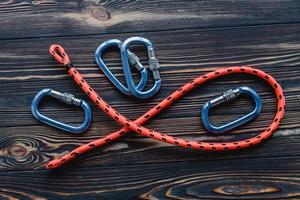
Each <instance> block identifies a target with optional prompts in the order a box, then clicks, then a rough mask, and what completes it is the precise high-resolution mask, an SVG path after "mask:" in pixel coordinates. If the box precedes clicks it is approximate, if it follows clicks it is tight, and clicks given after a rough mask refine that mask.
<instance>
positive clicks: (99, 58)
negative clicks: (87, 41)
mask: <svg viewBox="0 0 300 200" xmlns="http://www.w3.org/2000/svg"><path fill="white" fill-rule="evenodd" d="M121 45H122V41H120V40H117V39H111V40H108V41H106V42H103V43H102V44H100V45H99V46H98V47H97V49H96V51H95V59H96V62H97V65H98V66H99V68H100V69H101V70H102V72H103V73H104V74H105V75H106V76H107V78H108V79H109V80H110V81H111V82H112V83H113V84H114V85H115V86H116V88H118V89H119V90H120V91H121V92H122V93H123V94H127V95H131V92H130V91H129V89H128V88H127V87H126V86H124V85H123V84H122V83H121V82H120V81H119V80H118V79H117V78H116V76H115V75H114V74H113V73H112V72H111V70H110V69H109V68H108V67H107V66H106V64H105V63H104V61H103V53H104V51H105V50H106V49H107V48H109V47H118V48H119V49H120V48H121ZM128 55H129V62H130V64H132V65H133V66H135V67H136V69H137V70H138V71H139V72H140V74H141V80H140V82H139V84H138V85H137V86H136V90H143V89H144V88H145V86H146V84H147V81H148V75H147V69H146V68H144V67H143V65H142V64H141V63H140V62H139V58H138V57H137V56H136V55H135V54H134V53H132V52H130V51H128Z"/></svg>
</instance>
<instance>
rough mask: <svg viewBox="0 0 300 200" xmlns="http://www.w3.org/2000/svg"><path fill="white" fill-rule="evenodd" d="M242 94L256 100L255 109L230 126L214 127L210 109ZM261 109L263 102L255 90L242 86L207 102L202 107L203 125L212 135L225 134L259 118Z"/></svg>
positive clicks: (229, 124)
mask: <svg viewBox="0 0 300 200" xmlns="http://www.w3.org/2000/svg"><path fill="white" fill-rule="evenodd" d="M242 93H246V94H248V95H249V96H250V97H251V98H252V99H253V100H254V103H255V108H254V109H253V110H252V111H251V112H250V113H248V114H247V115H245V116H243V117H241V118H239V119H237V120H234V121H232V122H230V123H228V124H225V125H222V126H219V127H216V126H213V125H212V124H211V123H210V121H209V119H208V112H209V109H210V108H212V107H215V106H217V105H219V104H221V103H223V102H227V101H230V100H232V99H235V98H237V97H238V96H239V95H240V94H242ZM261 109H262V101H261V98H260V96H259V95H258V94H257V93H256V92H255V91H254V90H253V89H251V88H249V87H246V86H242V87H239V88H236V89H233V90H228V91H227V92H224V93H223V95H221V96H219V97H217V98H215V99H213V100H211V101H209V102H206V103H205V104H204V105H203V107H202V112H201V117H202V122H203V125H204V127H205V128H206V129H207V130H208V131H210V132H212V133H224V132H226V131H229V130H231V129H234V128H236V127H238V126H240V125H242V124H245V123H247V122H249V121H250V120H251V119H253V118H255V117H257V116H258V115H259V113H260V111H261Z"/></svg>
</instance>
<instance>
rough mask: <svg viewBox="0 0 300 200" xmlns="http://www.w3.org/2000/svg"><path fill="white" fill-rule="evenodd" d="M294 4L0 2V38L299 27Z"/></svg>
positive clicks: (282, 0)
mask: <svg viewBox="0 0 300 200" xmlns="http://www.w3.org/2000/svg"><path fill="white" fill-rule="evenodd" d="M299 7H300V2H299V1H296V0H276V1H275V2H272V1H271V2H270V1H269V0H260V1H256V0H245V1H232V0H213V1H211V0H205V1H203V0H197V1H184V0H175V1H170V0H164V1H160V0H151V1H146V0H114V1H101V0H70V1H60V0H43V1H31V0H17V1H11V0H6V1H1V2H0V15H1V21H0V26H1V32H0V38H2V39H12V38H28V37H41V36H62V35H81V34H99V33H124V32H140V31H153V30H157V31H160V30H170V29H183V28H199V27H228V26H242V25H258V24H272V23H299V21H300V17H299V14H298V13H299V11H300V9H299Z"/></svg>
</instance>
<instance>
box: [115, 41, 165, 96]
mask: <svg viewBox="0 0 300 200" xmlns="http://www.w3.org/2000/svg"><path fill="white" fill-rule="evenodd" d="M134 44H142V45H144V46H145V47H146V48H147V51H148V57H149V69H150V70H151V71H152V74H153V78H154V81H155V83H154V85H153V87H152V88H150V89H149V90H147V91H140V90H137V89H136V86H135V84H134V81H133V79H132V73H131V70H130V66H129V58H130V54H129V53H128V49H129V46H130V45H134ZM121 60H122V64H123V70H124V74H125V79H126V83H127V85H128V89H129V91H130V92H131V93H132V94H133V95H134V96H136V97H138V98H141V99H146V98H149V97H151V96H153V95H154V94H155V93H156V92H157V91H158V90H159V89H160V86H161V79H160V75H159V71H158V69H159V63H158V60H157V59H156V57H155V54H154V49H153V45H152V43H151V42H150V41H149V40H148V39H146V38H142V37H131V38H128V39H127V40H125V41H124V42H123V44H122V46H121Z"/></svg>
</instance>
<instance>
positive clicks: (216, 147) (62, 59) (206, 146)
mask: <svg viewBox="0 0 300 200" xmlns="http://www.w3.org/2000/svg"><path fill="white" fill-rule="evenodd" d="M49 51H50V54H52V55H53V57H54V58H55V59H56V60H57V61H58V62H59V63H61V64H63V65H64V66H65V67H66V68H67V69H68V73H69V74H70V75H71V76H72V78H73V79H74V81H75V82H76V83H77V85H79V87H80V88H81V89H82V90H83V91H84V92H85V93H86V94H87V95H88V96H89V97H90V99H91V100H92V101H93V102H94V103H95V104H96V105H97V106H98V107H99V108H100V109H101V110H103V111H104V112H105V113H106V114H107V115H108V116H110V117H111V118H112V119H114V120H115V121H117V122H118V123H119V124H121V125H122V126H124V127H123V128H121V129H120V130H118V131H116V132H113V133H111V134H109V135H107V136H106V137H104V138H100V139H97V140H95V141H92V142H90V143H88V144H85V145H82V146H80V147H78V148H76V149H75V150H73V151H72V152H70V153H69V154H66V155H64V156H63V157H62V158H60V159H55V160H52V161H50V162H49V163H48V164H47V165H46V168H48V169H54V168H57V167H59V166H61V165H62V164H64V163H67V162H68V161H70V160H72V159H74V158H75V157H77V156H79V155H81V154H84V153H85V152H88V151H90V150H91V149H94V148H96V147H100V146H102V145H104V144H106V143H108V142H110V141H113V140H116V139H117V138H119V137H121V136H122V135H124V134H126V133H128V132H129V131H134V132H137V133H139V134H141V135H144V136H146V137H150V138H153V139H155V140H158V141H162V142H166V143H169V144H173V145H176V146H180V147H183V148H191V149H202V150H206V151H225V150H235V149H242V148H248V147H251V146H253V145H256V144H258V143H260V142H262V141H263V140H265V139H267V138H268V137H269V136H270V135H271V134H272V133H273V132H274V131H275V130H276V129H277V128H278V126H279V124H280V121H281V119H282V118H283V115H284V109H285V99H284V95H283V91H282V88H281V86H280V85H279V84H278V83H277V81H276V80H275V79H274V78H273V77H272V76H271V75H269V74H267V73H265V72H264V71H262V70H259V69H255V68H251V67H228V68H223V69H219V70H216V71H213V72H209V73H207V74H204V75H202V76H199V77H198V78H196V79H194V80H192V81H191V82H189V83H187V84H185V85H183V86H182V87H180V88H179V89H178V90H176V91H175V92H173V93H172V94H171V95H169V96H168V97H167V98H166V99H164V100H163V101H161V102H160V103H159V104H158V105H156V106H155V107H153V108H152V109H150V110H149V111H147V112H146V113H145V114H143V115H142V116H141V117H139V118H138V119H136V120H135V121H132V120H130V119H128V118H126V117H125V116H124V115H122V114H120V113H119V112H117V111H116V110H115V109H114V108H112V107H111V106H110V105H108V104H107V103H106V102H105V101H104V100H103V99H102V98H101V97H100V96H99V95H98V94H97V93H96V92H95V91H94V89H93V88H92V87H91V86H90V85H89V84H88V83H87V82H86V80H84V78H83V77H82V75H81V74H80V73H79V72H78V71H77V70H76V69H75V67H74V66H73V64H72V63H71V62H70V59H69V57H68V55H67V54H66V53H65V51H64V49H63V48H62V47H61V46H59V45H52V46H51V47H50V50H49ZM229 74H251V75H254V76H257V77H259V78H260V79H262V80H265V81H266V82H267V83H268V84H269V85H270V86H271V87H272V88H273V89H274V92H275V95H276V97H277V112H276V114H275V117H274V119H273V121H272V123H271V124H270V125H269V126H268V127H267V128H266V129H265V130H264V131H263V132H261V133H260V134H259V135H257V136H255V137H252V138H249V139H246V140H241V141H235V142H209V143H208V142H199V141H193V140H185V139H181V138H177V137H174V136H171V135H166V134H162V133H159V132H157V131H153V130H150V129H148V128H146V127H144V126H141V125H142V124H144V123H145V122H146V121H148V120H149V119H150V118H152V117H154V116H155V115H156V114H158V113H159V112H160V111H161V110H163V109H165V108H167V107H169V106H170V105H171V104H172V103H173V102H175V101H176V100H178V99H180V98H181V97H182V96H183V95H185V94H186V93H187V92H189V91H191V90H193V89H195V88H196V87H198V86H199V85H201V84H203V83H205V82H206V81H208V80H212V79H215V78H217V77H221V76H225V75H229Z"/></svg>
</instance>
